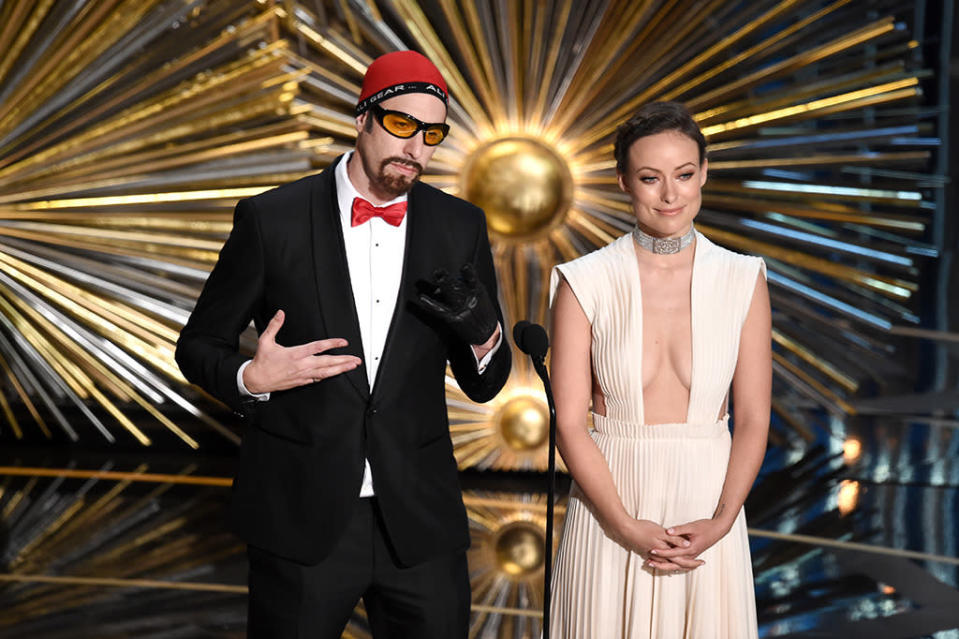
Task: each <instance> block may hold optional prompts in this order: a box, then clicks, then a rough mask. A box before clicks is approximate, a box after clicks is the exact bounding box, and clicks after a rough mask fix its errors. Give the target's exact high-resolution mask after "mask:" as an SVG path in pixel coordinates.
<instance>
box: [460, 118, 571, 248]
mask: <svg viewBox="0 0 959 639" xmlns="http://www.w3.org/2000/svg"><path fill="white" fill-rule="evenodd" d="M462 176H463V178H462V185H461V186H462V193H463V194H464V196H465V197H466V199H467V200H469V201H470V202H472V203H473V204H475V205H476V206H478V207H480V208H482V209H483V210H484V211H485V212H486V221H487V224H488V225H489V228H490V230H491V231H492V232H493V233H495V234H497V235H499V236H501V237H508V238H514V239H528V238H530V237H533V236H536V235H539V234H540V233H543V232H545V231H547V230H549V229H550V228H552V227H553V226H554V225H555V224H557V223H559V222H560V221H561V220H562V218H563V216H564V215H565V214H566V210H567V209H568V208H569V205H570V203H571V202H572V201H573V176H572V175H571V174H570V172H569V167H568V166H567V165H566V162H565V161H564V160H563V158H561V157H560V156H559V154H557V153H556V151H554V150H553V149H552V148H550V147H549V146H547V145H545V144H543V143H542V142H539V141H537V140H533V139H531V138H518V137H513V138H503V139H501V140H494V141H493V142H490V143H488V144H485V145H483V146H481V147H480V148H478V149H477V150H476V151H474V152H473V154H472V155H470V157H469V159H468V160H467V161H466V166H465V167H464V168H463V173H462Z"/></svg>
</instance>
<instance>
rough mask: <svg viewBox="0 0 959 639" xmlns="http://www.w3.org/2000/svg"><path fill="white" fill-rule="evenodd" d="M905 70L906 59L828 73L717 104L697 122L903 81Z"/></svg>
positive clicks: (712, 147)
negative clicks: (762, 94) (759, 96)
mask: <svg viewBox="0 0 959 639" xmlns="http://www.w3.org/2000/svg"><path fill="white" fill-rule="evenodd" d="M904 73H905V66H904V65H903V64H902V61H900V60H897V61H896V62H894V63H892V64H887V65H885V66H881V67H873V68H869V69H865V70H858V71H856V72H854V73H848V74H846V75H841V76H827V77H826V78H825V79H823V80H819V81H817V82H808V83H804V84H803V85H802V86H801V87H796V86H790V87H789V88H788V89H784V90H780V91H775V92H772V93H770V94H769V95H768V96H767V97H765V98H764V99H762V100H757V99H749V98H746V99H742V100H736V101H733V102H726V103H724V104H720V105H717V106H714V107H712V108H710V109H706V110H705V111H700V112H699V113H697V114H696V122H697V124H699V126H700V127H703V126H707V125H709V124H711V123H712V122H713V121H714V120H718V119H720V118H722V117H725V118H726V119H727V120H728V119H730V116H733V117H744V116H746V115H749V114H750V113H756V112H766V111H772V110H773V109H778V108H782V107H787V106H792V105H795V104H800V103H802V102H806V101H808V100H812V99H814V98H816V97H817V96H822V95H835V94H839V93H841V92H843V91H849V90H852V89H856V88H860V87H863V86H869V85H873V86H876V85H878V84H882V83H884V82H890V81H892V80H900V79H902V77H903V74H904ZM912 77H918V74H912ZM739 142H741V141H739ZM735 144H736V142H733V143H728V142H723V143H718V144H713V145H710V147H709V148H710V151H712V150H718V149H726V148H730V147H732V148H735Z"/></svg>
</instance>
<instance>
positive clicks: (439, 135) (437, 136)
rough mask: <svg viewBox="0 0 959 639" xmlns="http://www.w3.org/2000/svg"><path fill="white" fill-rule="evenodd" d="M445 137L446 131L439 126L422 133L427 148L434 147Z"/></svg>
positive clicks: (428, 128)
mask: <svg viewBox="0 0 959 639" xmlns="http://www.w3.org/2000/svg"><path fill="white" fill-rule="evenodd" d="M445 137H446V130H445V129H444V128H443V127H441V126H431V127H427V128H426V130H425V131H423V141H424V142H426V144H427V146H435V145H437V144H439V143H440V142H442V141H443V138H445Z"/></svg>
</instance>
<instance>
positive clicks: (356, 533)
mask: <svg viewBox="0 0 959 639" xmlns="http://www.w3.org/2000/svg"><path fill="white" fill-rule="evenodd" d="M247 551H248V554H249V559H250V599H249V615H248V619H247V621H248V625H247V633H248V635H247V636H248V637H251V638H253V639H307V638H308V639H339V638H340V635H341V634H342V632H343V628H344V627H345V626H346V623H347V621H349V618H350V613H351V612H352V611H353V608H354V607H355V606H356V604H357V603H358V602H359V600H360V598H361V597H362V598H363V602H364V604H365V605H366V612H367V616H368V617H369V622H370V627H371V629H372V631H373V637H374V639H407V638H408V639H460V638H464V639H465V637H466V636H467V634H468V632H469V611H470V585H469V571H468V570H467V567H466V553H465V552H460V553H456V554H455V555H444V556H442V557H439V558H436V559H432V560H430V561H426V562H424V563H421V564H417V565H415V566H409V567H403V566H401V565H399V563H398V562H397V561H396V557H395V554H394V553H393V551H392V549H391V548H390V544H389V540H388V539H387V537H386V532H385V529H384V527H383V522H382V518H381V517H380V515H379V511H378V509H377V507H376V499H375V498H370V499H360V500H359V503H358V504H357V505H356V507H355V508H354V509H353V519H352V520H351V521H350V525H349V527H348V528H347V530H346V532H345V533H344V535H343V537H342V538H341V539H340V541H339V542H338V543H337V546H336V548H335V549H334V550H333V552H332V553H331V554H330V556H329V557H327V558H326V559H324V560H323V561H321V562H320V563H318V564H317V565H315V566H304V565H302V564H298V563H296V562H294V561H290V560H288V559H283V558H281V557H277V556H276V555H274V554H272V553H270V552H267V551H265V550H262V549H260V548H255V547H253V546H249V547H248V549H247Z"/></svg>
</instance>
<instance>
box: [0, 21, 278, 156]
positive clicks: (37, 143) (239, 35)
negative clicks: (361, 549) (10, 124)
mask: <svg viewBox="0 0 959 639" xmlns="http://www.w3.org/2000/svg"><path fill="white" fill-rule="evenodd" d="M271 21H273V17H272V15H270V14H261V15H260V16H257V17H255V18H252V19H251V20H248V21H246V22H244V23H243V24H241V25H240V26H239V27H238V28H237V30H236V31H235V32H230V31H227V32H224V33H223V34H221V35H220V36H218V37H217V38H215V39H214V40H212V41H210V42H209V43H207V44H205V45H204V46H202V47H201V48H199V49H197V50H196V51H191V52H190V53H188V54H187V55H186V56H184V57H181V58H178V59H176V60H173V61H170V62H169V63H167V64H164V65H163V66H162V67H161V68H159V69H157V70H155V71H153V72H152V73H148V74H147V75H145V76H143V77H142V78H141V79H140V80H139V81H137V82H136V83H135V84H133V85H132V86H130V87H128V88H126V89H124V90H123V91H121V92H120V93H118V94H116V95H113V96H111V97H110V98H109V99H108V100H106V101H105V102H103V103H102V104H99V105H96V106H94V107H92V108H86V109H83V110H82V111H83V112H82V113H76V110H77V107H78V106H79V105H82V104H83V103H85V102H87V101H89V100H91V99H92V98H93V97H95V96H97V95H99V94H100V93H102V92H104V91H105V90H106V89H107V88H109V87H111V86H113V85H114V84H115V83H116V82H117V80H118V79H119V78H120V77H122V75H123V72H122V71H121V72H120V73H117V74H114V75H113V76H111V77H110V78H109V79H107V80H105V81H104V82H102V83H101V84H100V85H99V86H97V87H95V88H93V89H91V90H90V91H88V92H86V93H85V94H84V95H82V96H80V97H79V98H78V99H76V100H74V101H72V102H71V103H70V104H68V105H65V106H64V107H63V108H62V109H60V110H59V111H57V112H55V113H53V114H51V115H50V116H48V117H47V118H46V119H44V120H42V121H41V122H40V123H38V124H37V126H35V127H33V129H34V130H43V129H45V128H46V126H47V125H48V124H50V123H52V122H54V121H56V120H57V119H58V118H62V117H63V116H64V115H65V114H66V113H68V112H73V113H72V114H71V117H70V119H69V120H68V121H66V122H61V123H58V126H56V127H55V128H54V130H52V131H51V132H50V133H48V134H47V135H45V136H41V137H39V138H37V139H35V140H32V141H31V142H29V143H28V144H27V145H26V146H22V147H20V148H18V149H17V150H16V151H15V152H14V153H12V154H10V156H9V157H6V158H5V159H4V161H3V165H5V164H9V163H11V162H14V161H16V160H17V159H19V158H21V157H24V156H28V155H32V154H33V152H34V151H35V150H36V149H38V148H42V147H44V146H46V145H47V144H48V143H49V142H50V141H51V140H53V139H56V138H58V137H62V136H64V135H66V134H68V133H70V132H72V131H76V130H77V129H80V128H82V127H83V126H85V125H86V124H88V123H89V122H93V121H96V120H98V119H100V116H101V115H102V114H103V113H106V112H108V111H110V110H111V109H112V108H113V107H115V106H117V105H120V104H123V103H125V102H129V101H131V100H132V99H134V98H135V96H137V95H139V94H141V93H143V92H144V91H145V90H146V89H148V88H149V87H151V86H154V85H156V84H157V83H158V82H159V81H160V80H162V79H163V78H166V77H170V76H173V75H175V74H176V73H178V72H179V71H180V70H182V69H183V68H185V67H188V66H189V65H191V64H194V63H195V62H197V61H198V60H201V59H202V58H203V57H204V56H206V55H209V54H210V53H212V52H213V51H215V50H217V49H219V48H222V47H224V46H226V45H228V44H229V43H231V42H233V43H236V44H237V45H238V46H242V45H243V44H244V43H245V42H249V41H250V40H251V39H253V38H255V37H256V36H257V32H258V31H261V30H262V29H263V27H264V24H265V23H267V22H271ZM0 50H3V49H2V47H0ZM16 143H17V141H16V140H15V141H14V142H13V144H12V145H9V146H15V145H16ZM9 146H8V148H9ZM0 155H2V152H0Z"/></svg>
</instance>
